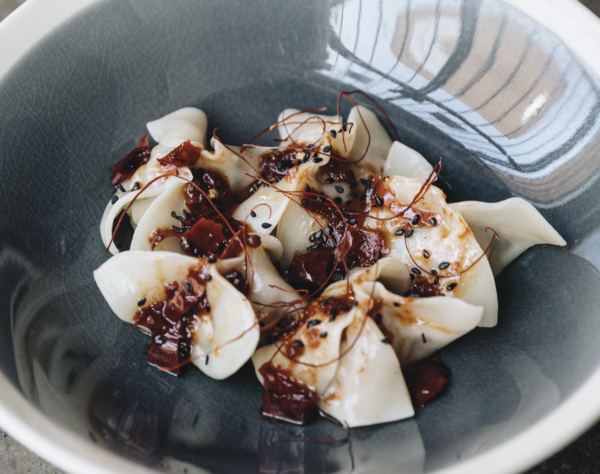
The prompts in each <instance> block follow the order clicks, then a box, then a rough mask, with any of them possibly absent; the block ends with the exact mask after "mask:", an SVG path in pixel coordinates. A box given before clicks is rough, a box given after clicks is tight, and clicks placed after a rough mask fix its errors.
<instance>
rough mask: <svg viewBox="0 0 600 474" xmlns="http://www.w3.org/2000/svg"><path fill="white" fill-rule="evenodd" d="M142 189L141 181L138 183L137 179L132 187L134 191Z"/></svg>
mask: <svg viewBox="0 0 600 474" xmlns="http://www.w3.org/2000/svg"><path fill="white" fill-rule="evenodd" d="M139 189H141V186H140V183H138V182H137V181H136V182H135V183H133V188H131V190H132V191H137V190H139Z"/></svg>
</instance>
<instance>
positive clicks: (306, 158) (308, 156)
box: [304, 151, 310, 161]
mask: <svg viewBox="0 0 600 474" xmlns="http://www.w3.org/2000/svg"><path fill="white" fill-rule="evenodd" d="M304 159H305V160H306V161H308V160H310V152H308V151H307V152H306V153H304Z"/></svg>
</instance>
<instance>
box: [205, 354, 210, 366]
mask: <svg viewBox="0 0 600 474" xmlns="http://www.w3.org/2000/svg"><path fill="white" fill-rule="evenodd" d="M208 357H209V356H206V362H204V365H208Z"/></svg>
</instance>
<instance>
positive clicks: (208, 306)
mask: <svg viewBox="0 0 600 474" xmlns="http://www.w3.org/2000/svg"><path fill="white" fill-rule="evenodd" d="M206 312H207V313H210V303H206Z"/></svg>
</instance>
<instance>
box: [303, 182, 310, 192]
mask: <svg viewBox="0 0 600 474" xmlns="http://www.w3.org/2000/svg"><path fill="white" fill-rule="evenodd" d="M304 190H305V191H306V192H307V193H310V186H309V185H308V184H305V185H304Z"/></svg>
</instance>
